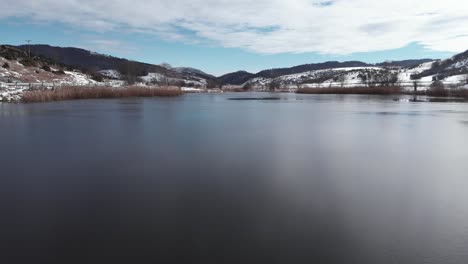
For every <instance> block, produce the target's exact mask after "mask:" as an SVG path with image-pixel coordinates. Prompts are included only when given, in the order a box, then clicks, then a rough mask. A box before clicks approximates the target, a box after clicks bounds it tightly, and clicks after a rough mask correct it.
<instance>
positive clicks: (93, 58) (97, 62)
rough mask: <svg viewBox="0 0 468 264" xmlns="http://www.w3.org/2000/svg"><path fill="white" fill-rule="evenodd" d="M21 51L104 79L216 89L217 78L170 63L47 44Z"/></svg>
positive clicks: (20, 47) (24, 48)
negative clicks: (141, 60)
mask: <svg viewBox="0 0 468 264" xmlns="http://www.w3.org/2000/svg"><path fill="white" fill-rule="evenodd" d="M18 48H19V49H22V50H24V51H26V50H28V49H29V48H30V49H31V52H32V53H34V54H37V55H40V56H43V57H47V58H50V59H53V60H55V61H58V62H60V63H62V64H64V65H70V66H72V67H75V68H78V69H81V70H82V71H84V72H88V73H100V74H101V75H103V77H107V78H111V79H116V78H121V79H124V80H126V81H129V82H130V81H131V82H135V81H138V80H143V81H145V82H151V83H154V84H156V83H166V84H174V85H176V84H177V85H188V86H210V85H211V86H216V84H217V81H216V78H215V77H214V76H212V75H209V74H207V73H204V72H202V71H200V70H197V69H193V68H172V67H171V66H170V65H169V64H164V65H155V64H149V63H143V62H138V61H132V60H127V59H123V58H117V57H113V56H109V55H104V54H99V53H96V52H91V51H88V50H85V49H80V48H74V47H65V48H63V47H53V46H49V45H30V46H27V45H22V46H18Z"/></svg>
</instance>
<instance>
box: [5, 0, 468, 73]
mask: <svg viewBox="0 0 468 264" xmlns="http://www.w3.org/2000/svg"><path fill="white" fill-rule="evenodd" d="M0 6H1V8H0V42H1V43H6V44H23V43H24V40H26V39H31V40H33V42H34V43H41V44H51V45H57V46H78V47H83V48H86V49H90V50H93V51H98V52H102V53H106V54H111V55H116V56H121V57H127V58H132V59H138V60H142V61H145V62H150V63H161V62H168V63H170V64H172V65H174V66H191V67H196V68H200V69H202V70H205V71H207V72H210V73H213V74H217V75H219V74H222V73H226V72H229V71H234V70H241V69H243V70H248V71H258V70H261V69H265V68H271V67H278V66H292V65H297V64H302V63H312V62H321V61H327V60H339V61H344V60H363V61H366V62H377V61H383V60H396V59H408V58H422V57H425V58H426V57H431V58H444V57H447V56H450V55H452V54H454V53H458V52H462V51H465V50H467V49H468V3H464V1H461V0H444V1H440V0H424V1H423V0H379V1H376V0H255V1H252V0H138V1H135V0H0Z"/></svg>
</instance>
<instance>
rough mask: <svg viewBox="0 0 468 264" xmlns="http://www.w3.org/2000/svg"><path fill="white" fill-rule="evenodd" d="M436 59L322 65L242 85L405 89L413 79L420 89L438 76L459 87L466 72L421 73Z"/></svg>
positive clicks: (412, 82) (424, 87) (251, 80)
mask: <svg viewBox="0 0 468 264" xmlns="http://www.w3.org/2000/svg"><path fill="white" fill-rule="evenodd" d="M437 63H439V62H438V61H430V62H424V63H421V64H419V65H416V66H412V67H381V66H371V67H347V68H333V69H323V70H315V71H306V72H302V73H297V74H289V75H283V76H280V77H276V78H265V77H253V78H251V79H249V80H248V81H246V82H245V83H244V84H243V85H249V86H250V87H254V88H256V89H269V88H271V87H275V88H283V89H289V90H291V89H295V88H296V89H297V88H299V87H358V86H372V85H377V86H388V85H399V86H401V87H403V88H406V89H413V87H414V85H415V82H416V85H417V86H418V87H419V88H420V89H427V88H429V87H430V85H431V84H432V83H433V82H434V80H441V81H442V82H443V83H444V84H446V85H447V86H453V87H455V86H457V87H461V86H464V85H465V84H466V80H467V75H466V74H457V75H450V76H444V78H441V75H440V74H433V75H421V74H422V73H425V72H427V71H428V70H430V69H433V68H434V65H436V64H437ZM462 63H463V62H458V64H456V65H458V66H459V65H463V64H462ZM461 67H463V66H461ZM415 77H416V78H415Z"/></svg>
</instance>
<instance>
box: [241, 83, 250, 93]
mask: <svg viewBox="0 0 468 264" xmlns="http://www.w3.org/2000/svg"><path fill="white" fill-rule="evenodd" d="M242 90H244V91H250V90H252V83H249V82H247V83H245V84H244V85H243V86H242Z"/></svg>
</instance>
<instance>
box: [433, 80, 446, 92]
mask: <svg viewBox="0 0 468 264" xmlns="http://www.w3.org/2000/svg"><path fill="white" fill-rule="evenodd" d="M431 89H432V90H443V89H445V85H444V83H443V82H442V81H434V82H433V83H432V84H431Z"/></svg>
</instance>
